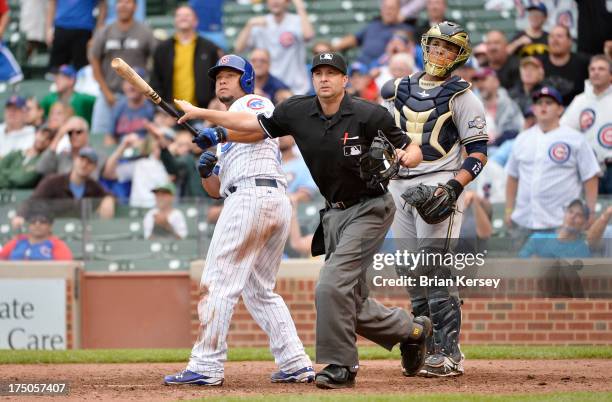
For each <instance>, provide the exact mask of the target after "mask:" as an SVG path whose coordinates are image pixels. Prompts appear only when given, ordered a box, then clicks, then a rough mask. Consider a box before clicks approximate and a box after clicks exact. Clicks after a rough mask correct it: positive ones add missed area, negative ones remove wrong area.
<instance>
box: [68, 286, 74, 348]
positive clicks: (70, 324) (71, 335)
mask: <svg viewBox="0 0 612 402" xmlns="http://www.w3.org/2000/svg"><path fill="white" fill-rule="evenodd" d="M72 288H73V283H72V280H70V279H68V280H66V349H74V347H75V345H74V331H73V322H72V309H73V305H72V300H73V299H74V295H73V293H72V292H73V290H72Z"/></svg>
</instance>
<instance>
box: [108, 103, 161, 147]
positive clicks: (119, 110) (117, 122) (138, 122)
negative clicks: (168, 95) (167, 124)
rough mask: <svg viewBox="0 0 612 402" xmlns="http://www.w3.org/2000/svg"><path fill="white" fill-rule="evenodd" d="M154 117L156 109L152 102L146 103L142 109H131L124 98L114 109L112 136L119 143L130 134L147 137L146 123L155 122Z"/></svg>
mask: <svg viewBox="0 0 612 402" xmlns="http://www.w3.org/2000/svg"><path fill="white" fill-rule="evenodd" d="M154 115H155V107H154V106H153V104H152V103H151V102H149V101H146V102H145V103H144V105H142V107H139V108H136V109H132V108H130V107H129V105H128V101H127V99H126V98H123V99H121V100H120V101H119V102H117V104H116V105H115V106H114V107H113V112H112V126H111V127H112V128H113V133H112V134H113V136H114V137H115V139H116V140H117V142H119V141H121V137H123V136H124V135H126V134H129V133H136V134H138V135H139V136H141V137H146V135H147V129H146V128H145V123H146V122H147V121H153V116H154Z"/></svg>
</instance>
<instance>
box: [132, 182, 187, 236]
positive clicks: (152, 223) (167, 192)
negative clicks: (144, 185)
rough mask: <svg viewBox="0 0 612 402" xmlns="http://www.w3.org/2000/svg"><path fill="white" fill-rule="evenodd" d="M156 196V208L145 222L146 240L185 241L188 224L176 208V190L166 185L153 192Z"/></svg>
mask: <svg viewBox="0 0 612 402" xmlns="http://www.w3.org/2000/svg"><path fill="white" fill-rule="evenodd" d="M151 191H152V192H153V194H155V207H154V208H153V209H151V210H149V211H148V212H147V213H146V215H145V217H144V220H143V223H142V227H143V229H144V237H145V239H168V238H170V239H184V238H185V237H187V222H186V221H185V215H183V212H181V210H180V209H176V208H174V205H173V203H174V196H175V194H176V188H175V187H174V184H172V183H166V184H163V185H161V186H157V187H155V188H154V189H153V190H151Z"/></svg>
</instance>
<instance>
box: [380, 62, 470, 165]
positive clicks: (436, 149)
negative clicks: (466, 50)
mask: <svg viewBox="0 0 612 402" xmlns="http://www.w3.org/2000/svg"><path fill="white" fill-rule="evenodd" d="M424 74H425V73H419V74H413V75H412V76H411V77H404V78H401V79H397V80H395V81H389V82H387V83H386V84H385V85H384V86H383V88H382V91H381V94H382V97H383V99H385V100H386V101H389V102H393V105H394V111H393V112H394V113H393V115H394V118H395V124H396V125H397V126H398V127H400V128H401V129H402V130H404V131H406V133H407V134H408V136H409V137H410V139H411V140H412V141H413V142H414V143H415V144H417V145H420V146H421V151H422V152H423V160H424V161H425V162H433V161H437V160H439V159H443V158H445V157H446V156H447V154H448V152H449V151H450V150H451V149H452V148H453V147H454V146H455V144H457V143H458V142H459V132H458V131H457V127H456V126H455V123H454V122H453V119H452V111H451V110H450V102H451V100H452V99H453V98H454V97H455V96H457V95H459V94H460V93H462V92H464V91H466V90H467V89H468V88H469V87H470V84H469V83H467V82H466V81H464V80H462V79H461V78H459V77H456V76H454V77H451V78H449V79H447V80H446V81H444V83H443V84H441V85H439V86H437V87H434V88H430V89H423V88H422V87H421V86H419V80H420V79H421V77H422V76H423V75H424Z"/></svg>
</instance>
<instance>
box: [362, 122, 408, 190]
mask: <svg viewBox="0 0 612 402" xmlns="http://www.w3.org/2000/svg"><path fill="white" fill-rule="evenodd" d="M359 165H360V166H359V167H360V173H361V178H362V179H363V180H365V181H366V182H367V185H368V187H369V188H371V189H376V188H380V187H381V186H382V187H383V188H386V186H387V184H388V183H389V180H390V179H391V178H392V177H393V176H395V175H396V174H397V172H398V170H399V161H398V160H397V155H396V153H395V147H394V146H393V144H391V142H390V141H389V140H388V139H387V137H385V135H384V134H383V132H382V131H380V130H378V135H377V136H376V137H374V140H373V141H372V145H370V149H369V150H368V152H366V153H364V154H363V155H361V158H360V160H359Z"/></svg>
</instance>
